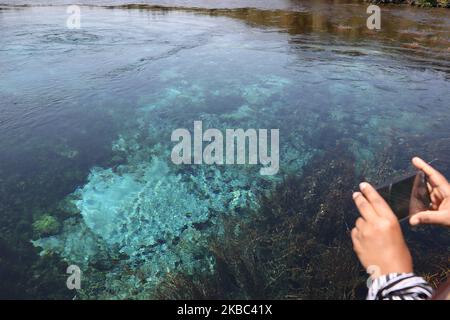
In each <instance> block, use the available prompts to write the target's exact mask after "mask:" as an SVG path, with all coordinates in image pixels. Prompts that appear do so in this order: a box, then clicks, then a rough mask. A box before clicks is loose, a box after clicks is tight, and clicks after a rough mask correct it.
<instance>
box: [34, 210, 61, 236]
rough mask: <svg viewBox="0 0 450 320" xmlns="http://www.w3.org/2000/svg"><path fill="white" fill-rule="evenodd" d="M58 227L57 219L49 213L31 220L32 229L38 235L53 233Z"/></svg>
mask: <svg viewBox="0 0 450 320" xmlns="http://www.w3.org/2000/svg"><path fill="white" fill-rule="evenodd" d="M59 228H60V223H59V222H58V220H57V219H56V218H55V217H53V216H51V215H49V214H44V215H42V216H40V217H39V218H38V219H37V220H36V221H34V222H33V229H34V231H35V232H36V233H37V234H38V235H40V236H48V235H52V234H55V233H57V232H58V231H59Z"/></svg>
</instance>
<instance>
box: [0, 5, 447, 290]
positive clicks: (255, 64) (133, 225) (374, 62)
mask: <svg viewBox="0 0 450 320" xmlns="http://www.w3.org/2000/svg"><path fill="white" fill-rule="evenodd" d="M61 3H62V2H61ZM154 3H156V2H154ZM189 3H190V4H192V2H189ZM208 3H209V2H208ZM330 3H334V5H333V6H328V5H329V4H330ZM338 3H342V4H338ZM95 4H97V5H98V4H100V2H95ZM120 4H123V2H121V3H118V5H117V6H110V7H108V8H101V7H82V13H83V16H82V29H81V30H67V29H66V28H65V18H66V16H67V15H66V13H65V7H59V6H55V7H14V8H13V7H3V9H4V10H0V27H1V30H2V31H1V32H2V37H0V48H1V49H0V61H1V64H0V74H2V77H1V78H0V101H2V103H1V105H0V112H1V117H0V136H1V137H2V139H1V141H0V148H1V150H2V151H4V152H2V153H1V155H0V163H1V166H0V179H1V182H2V183H1V186H0V220H1V228H2V233H1V234H2V235H1V238H0V249H1V252H2V255H3V256H4V257H6V258H5V259H4V260H5V261H6V263H5V264H3V265H2V268H3V270H1V271H2V274H5V275H7V277H6V276H5V279H10V280H7V281H10V282H9V283H8V284H9V288H10V289H8V291H6V292H5V291H4V292H2V293H1V294H2V295H3V296H19V297H43V298H49V297H71V296H72V293H71V292H67V290H66V289H65V288H64V284H65V279H64V266H65V264H64V263H65V262H67V263H74V264H77V265H80V267H82V268H83V271H84V272H85V274H86V280H85V281H86V282H85V284H84V285H85V288H86V289H85V291H83V292H82V293H81V296H82V297H101V298H108V297H111V296H114V297H122V298H124V297H135V298H143V297H147V296H148V292H150V291H151V290H152V288H153V287H154V286H155V284H157V283H158V281H160V280H161V279H162V278H163V277H164V276H165V275H166V274H167V273H172V272H178V271H183V272H186V273H190V274H194V273H204V272H208V271H210V269H211V268H214V263H213V262H212V261H211V260H208V259H209V257H208V256H206V255H205V252H204V251H203V249H204V248H205V246H206V244H205V243H206V237H207V236H208V235H210V234H214V233H216V232H217V231H220V229H221V225H220V218H221V217H223V216H235V217H239V218H242V219H244V218H245V216H246V214H247V213H248V211H252V210H253V211H254V210H258V208H259V206H260V202H259V197H260V195H262V194H264V193H267V192H270V191H272V190H274V187H275V186H276V185H277V184H279V183H280V182H281V181H282V177H283V176H288V175H292V174H299V173H301V172H302V170H303V168H304V167H305V165H307V164H308V163H310V159H315V157H316V156H317V155H320V154H322V153H325V152H327V151H329V150H334V149H339V148H345V152H346V153H350V154H351V155H352V157H354V159H355V160H354V163H352V164H351V165H352V168H354V169H355V174H364V175H366V176H367V177H368V178H369V179H372V180H376V179H381V178H385V177H386V176H387V175H388V174H392V173H395V172H396V171H400V170H404V169H405V168H407V166H408V165H409V158H410V157H411V156H412V155H413V154H415V153H418V154H425V155H426V156H427V158H429V159H432V158H439V159H440V160H441V161H442V162H443V163H444V164H445V163H448V155H449V153H448V150H449V149H448V137H449V129H448V121H449V116H448V101H449V98H450V96H449V92H450V82H449V76H448V75H449V73H448V72H449V59H448V57H449V53H450V52H449V51H448V47H449V32H450V30H449V23H450V22H449V17H448V14H447V15H446V14H443V13H442V11H439V10H426V11H418V10H417V9H411V8H404V7H402V8H399V7H390V6H389V7H386V9H385V10H384V11H383V21H382V28H383V29H382V31H380V32H372V31H369V30H367V29H366V28H365V18H366V14H365V6H362V5H359V4H356V3H352V2H348V1H347V2H332V1H321V2H313V3H311V2H303V1H297V2H294V1H280V2H258V4H257V5H255V6H257V7H261V6H264V10H261V9H249V8H247V9H233V10H229V9H220V8H219V9H218V8H215V9H211V8H210V9H199V8H190V9H185V10H176V9H170V10H169V9H162V8H154V7H149V6H145V5H126V6H123V5H120ZM203 4H204V3H200V2H199V6H200V5H203ZM268 4H270V5H269V6H268ZM170 5H173V4H170ZM176 5H183V2H177V3H176ZM193 6H196V5H195V4H194V5H191V7H193ZM236 6H242V2H236ZM245 6H246V7H247V6H248V7H250V6H253V5H251V4H250V2H249V3H247V2H246V3H245ZM288 8H289V10H287V9H288ZM195 120H202V121H203V123H204V127H205V128H206V127H210V128H219V129H225V128H280V129H281V132H280V161H281V164H280V174H279V175H278V176H276V177H261V176H260V175H259V174H258V170H259V167H255V168H253V167H251V166H244V167H240V166H233V167H230V166H222V167H220V166H219V167H217V166H189V167H188V166H186V167H176V166H174V165H172V164H171V163H170V157H169V155H170V149H171V147H172V146H173V145H172V143H171V142H170V133H171V132H172V130H174V129H176V128H192V125H193V121H195ZM400 150H401V151H400ZM341 156H342V155H341V154H339V153H336V154H335V157H336V159H339V158H340V157H341ZM381 164H383V168H384V169H386V170H387V171H386V172H384V171H381V170H377V168H378V167H380V166H381ZM374 168H375V169H374ZM335 174H336V175H337V176H338V177H339V174H341V173H340V172H336V173H335ZM346 187H348V190H349V192H350V190H351V189H352V188H353V187H354V186H353V185H347V186H346ZM305 197H306V196H305ZM49 216H50V217H51V218H49ZM343 232H345V230H343ZM30 239H33V240H35V241H34V245H35V246H36V248H35V247H33V245H32V244H31V243H30V242H29V241H30ZM80 239H82V241H80ZM38 252H39V253H41V255H42V257H40V258H38V256H37V253H38ZM30 266H33V276H32V277H29V274H28V270H29V269H30ZM61 270H62V271H61ZM17 283H19V285H17ZM22 287H26V288H27V289H26V290H25V291H21V288H22Z"/></svg>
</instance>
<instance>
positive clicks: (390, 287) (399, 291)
mask: <svg viewBox="0 0 450 320" xmlns="http://www.w3.org/2000/svg"><path fill="white" fill-rule="evenodd" d="M432 294H433V289H432V288H431V287H430V285H429V284H428V283H427V282H426V281H425V280H424V279H423V278H422V277H418V276H416V275H415V274H413V273H390V274H387V275H383V276H380V277H378V278H376V279H375V280H373V282H372V284H371V285H370V287H369V292H368V294H367V300H425V299H429V298H431V296H432Z"/></svg>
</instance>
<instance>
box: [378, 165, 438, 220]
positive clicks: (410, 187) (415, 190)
mask: <svg viewBox="0 0 450 320" xmlns="http://www.w3.org/2000/svg"><path fill="white" fill-rule="evenodd" d="M377 191H378V193H379V194H380V195H381V196H382V197H383V198H384V200H386V202H387V203H388V204H389V206H390V207H391V208H392V211H394V213H395V215H396V216H397V218H398V220H400V221H402V220H405V219H407V218H409V217H410V216H412V215H414V214H416V213H419V212H421V211H425V210H429V208H430V206H431V198H430V193H429V191H428V185H427V177H426V175H425V173H424V172H423V171H419V172H417V173H415V174H412V175H409V176H406V177H403V178H401V179H398V180H396V181H392V182H390V183H389V184H386V185H383V186H381V187H379V188H377Z"/></svg>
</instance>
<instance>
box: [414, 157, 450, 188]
mask: <svg viewBox="0 0 450 320" xmlns="http://www.w3.org/2000/svg"><path fill="white" fill-rule="evenodd" d="M412 163H413V164H414V166H415V167H416V168H417V169H419V170H422V171H423V172H425V174H426V175H427V178H428V181H430V183H431V185H432V186H433V187H435V188H439V190H440V191H441V192H442V193H443V195H444V196H450V185H449V184H448V181H447V179H445V177H444V176H443V175H442V174H441V173H440V172H439V171H437V170H436V169H434V168H433V167H432V166H430V165H429V164H428V163H426V162H425V161H423V160H422V159H420V158H419V157H414V158H413V159H412Z"/></svg>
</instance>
